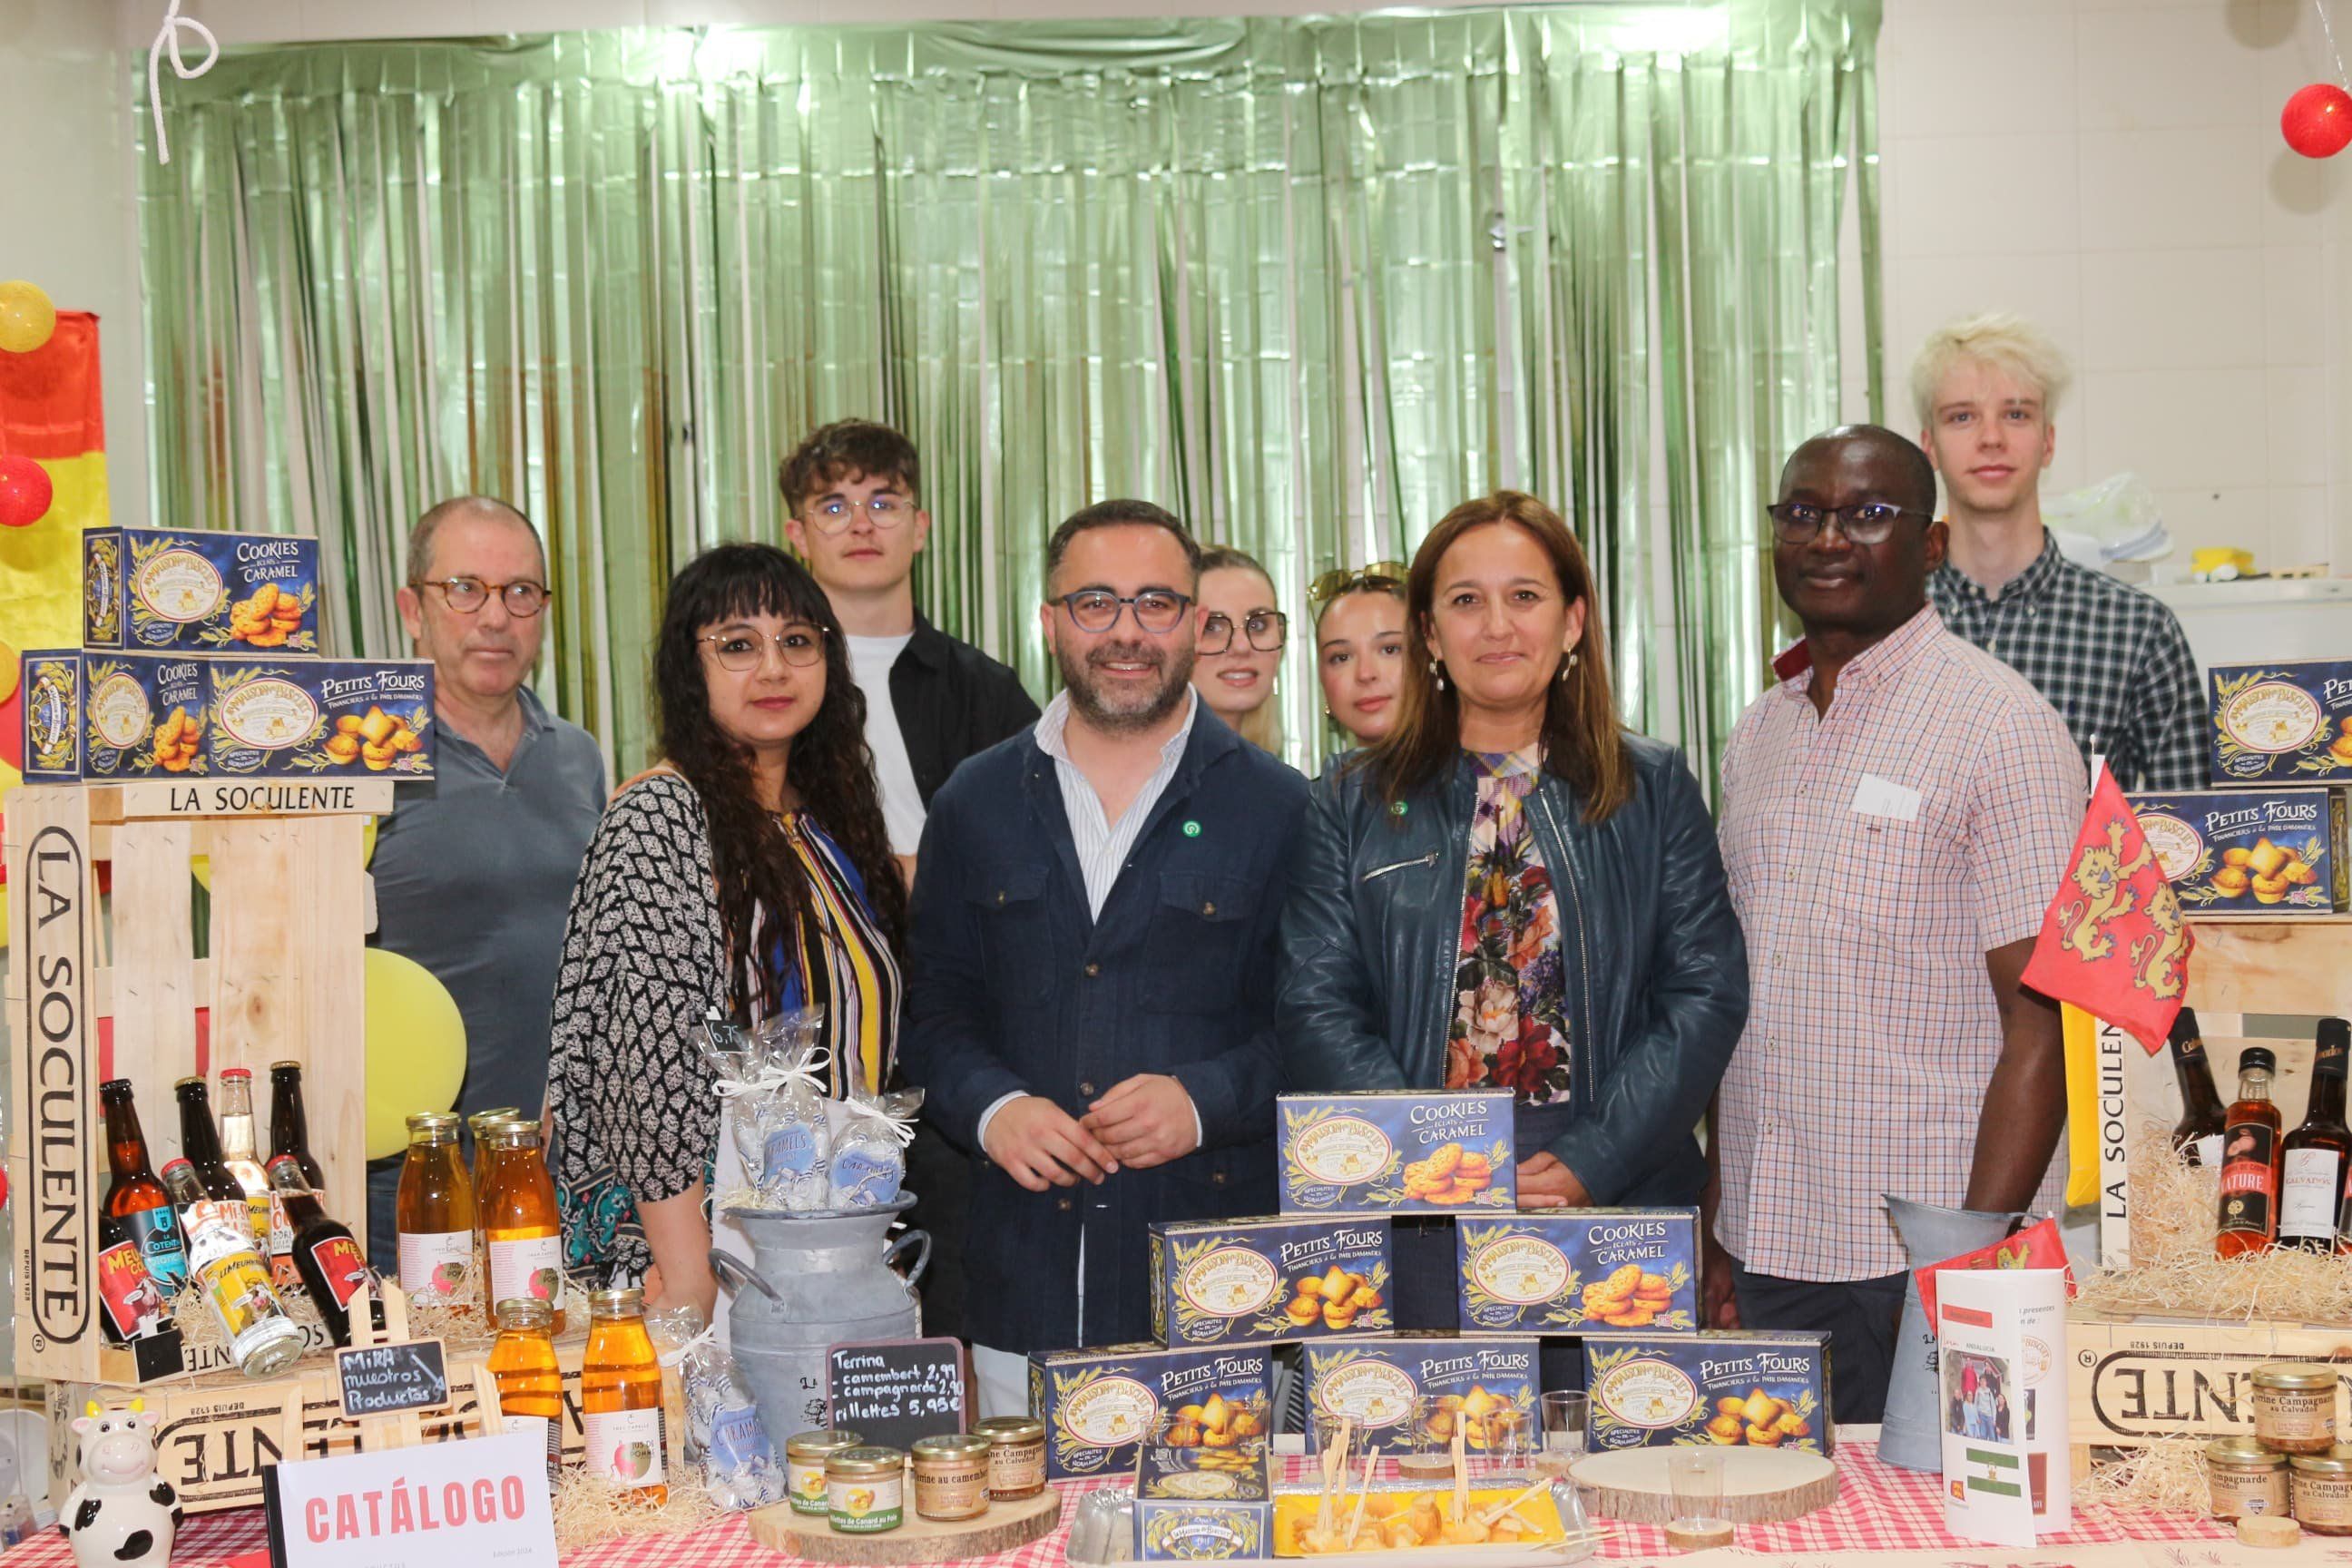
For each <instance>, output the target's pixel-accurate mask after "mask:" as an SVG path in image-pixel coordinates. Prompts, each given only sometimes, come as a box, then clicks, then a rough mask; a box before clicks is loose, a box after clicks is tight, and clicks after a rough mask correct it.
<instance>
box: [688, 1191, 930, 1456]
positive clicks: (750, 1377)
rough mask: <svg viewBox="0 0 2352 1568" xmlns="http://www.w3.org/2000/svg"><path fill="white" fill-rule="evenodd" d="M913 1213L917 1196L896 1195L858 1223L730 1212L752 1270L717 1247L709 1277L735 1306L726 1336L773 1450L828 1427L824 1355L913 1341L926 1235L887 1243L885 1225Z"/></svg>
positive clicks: (846, 1218)
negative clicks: (830, 1350)
mask: <svg viewBox="0 0 2352 1568" xmlns="http://www.w3.org/2000/svg"><path fill="white" fill-rule="evenodd" d="M914 1206H915V1200H914V1197H913V1195H912V1194H900V1196H899V1198H898V1201H897V1202H896V1203H892V1204H887V1205H882V1206H880V1207H878V1208H871V1209H860V1210H857V1211H856V1212H854V1213H836V1214H782V1213H761V1212H759V1211H757V1210H746V1209H730V1210H729V1211H727V1215H726V1217H727V1219H728V1220H729V1221H730V1223H732V1224H734V1225H738V1226H741V1227H742V1229H743V1231H744V1234H745V1235H747V1236H749V1237H751V1257H752V1261H751V1262H750V1263H745V1262H744V1261H743V1260H742V1259H741V1258H738V1257H736V1256H735V1255H734V1254H733V1253H731V1252H729V1251H726V1250H725V1249H724V1248H721V1247H712V1248H711V1249H710V1268H711V1272H712V1273H714V1274H716V1275H717V1276H718V1277H719V1285H720V1286H721V1287H722V1288H723V1289H726V1290H727V1291H728V1293H729V1294H730V1296H732V1297H733V1300H732V1301H730V1303H729V1309H728V1318H729V1330H728V1334H729V1339H730V1345H731V1348H732V1350H733V1352H734V1355H735V1364H736V1365H737V1366H738V1367H739V1368H740V1369H741V1370H742V1373H743V1381H744V1382H745V1383H746V1384H750V1386H751V1398H752V1402H753V1403H754V1404H756V1405H758V1406H759V1407H760V1423H761V1426H765V1427H766V1428H767V1429H768V1435H769V1436H770V1438H771V1439H772V1441H773V1442H774V1443H775V1444H776V1446H777V1447H778V1448H779V1449H782V1447H783V1444H784V1440H785V1439H786V1438H788V1437H790V1436H793V1434H794V1433H795V1432H805V1431H807V1430H808V1429H809V1428H811V1427H813V1426H824V1394H825V1388H824V1374H825V1366H824V1352H825V1348H826V1347H827V1346H828V1345H837V1344H841V1343H843V1342H847V1341H853V1340H895V1339H911V1338H913V1337H914V1336H915V1334H916V1333H917V1332H918V1331H919V1325H920V1320H921V1308H920V1303H919V1300H918V1298H917V1297H916V1295H915V1282H916V1281H917V1280H919V1279H921V1278H922V1277H923V1270H924V1268H927V1267H928V1266H929V1263H930V1261H931V1237H930V1233H929V1232H928V1231H921V1230H910V1231H908V1232H907V1233H906V1234H905V1235H903V1236H900V1237H897V1238H896V1239H888V1238H887V1233H888V1231H889V1229H890V1226H891V1224H892V1223H893V1222H894V1221H895V1220H896V1219H897V1218H898V1215H902V1214H904V1213H906V1212H907V1210H908V1209H910V1208H912V1207H914ZM909 1253H912V1254H913V1256H914V1262H913V1265H912V1266H911V1267H909V1268H907V1270H906V1271H905V1272H904V1273H903V1274H902V1273H900V1272H899V1270H898V1263H899V1261H900V1260H901V1259H902V1258H906V1257H907V1256H908V1254H909Z"/></svg>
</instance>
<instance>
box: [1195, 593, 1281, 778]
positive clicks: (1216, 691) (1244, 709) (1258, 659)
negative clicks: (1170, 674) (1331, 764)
mask: <svg viewBox="0 0 2352 1568" xmlns="http://www.w3.org/2000/svg"><path fill="white" fill-rule="evenodd" d="M1199 594H1200V604H1201V631H1200V636H1199V639H1198V641H1197V642H1196V643H1195V645H1194V658H1193V663H1192V686H1193V689H1195V690H1197V691H1199V692H1200V694H1201V700H1202V701H1203V702H1205V703H1207V704H1208V705H1209V711H1210V712H1212V713H1214V714H1215V715H1216V716H1217V717H1218V718H1220V719H1223V721H1225V722H1226V723H1227V724H1229V725H1231V726H1232V727H1233V729H1234V732H1235V733H1237V734H1239V735H1240V736H1241V738H1242V739H1243V740H1244V741H1247V742H1249V743H1250V744H1251V745H1253V746H1255V747H1256V748H1257V749H1258V750H1260V751H1262V752H1273V753H1274V754H1275V755H1276V756H1277V757H1278V756H1280V755H1281V754H1282V709H1281V707H1280V705H1279V704H1277V703H1276V701H1275V700H1274V683H1275V677H1276V674H1277V673H1278V672H1279V671H1280V670H1281V668H1282V650H1283V647H1284V645H1285V644H1286V643H1287V642H1288V641H1289V640H1290V617H1289V616H1286V615H1284V614H1283V613H1282V612H1281V611H1280V610H1278V609H1276V607H1275V603H1274V579H1273V578H1271V577H1269V576H1267V575H1266V574H1265V567H1263V566H1261V565H1259V564H1258V563H1257V562H1256V561H1255V560H1254V559H1253V558H1252V557H1250V556H1248V555H1246V554H1244V553H1243V552H1241V551H1238V550H1231V549H1226V548H1223V547H1220V548H1218V549H1215V550H1204V551H1202V552H1201V586H1200V588H1199Z"/></svg>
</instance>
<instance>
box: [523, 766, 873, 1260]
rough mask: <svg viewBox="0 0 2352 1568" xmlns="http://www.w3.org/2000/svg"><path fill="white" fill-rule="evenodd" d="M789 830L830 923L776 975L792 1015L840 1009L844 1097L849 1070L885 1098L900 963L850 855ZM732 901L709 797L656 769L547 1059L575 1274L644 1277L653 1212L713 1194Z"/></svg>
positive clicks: (601, 876) (566, 967) (612, 848)
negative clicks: (703, 1051)
mask: <svg viewBox="0 0 2352 1568" xmlns="http://www.w3.org/2000/svg"><path fill="white" fill-rule="evenodd" d="M782 822H783V828H784V837H785V839H786V841H787V842H788V843H790V844H791V846H792V847H793V854H794V856H795V858H797V859H798V860H799V862H800V868H801V871H802V873H803V875H804V876H805V877H806V878H807V879H808V886H809V888H810V889H811V891H812V893H813V895H814V897H813V899H812V910H813V914H812V918H811V919H810V920H809V921H806V922H804V924H803V929H802V930H801V931H798V932H796V933H794V935H793V941H791V942H789V943H786V942H778V943H776V944H774V945H773V946H772V948H771V950H770V952H769V954H768V959H769V962H770V963H773V964H776V965H778V966H779V968H780V970H781V973H782V975H783V978H784V986H783V995H784V1001H785V1005H787V1006H795V1005H801V1004H802V1003H803V1001H805V1002H806V1003H807V1004H808V1005H814V1006H817V1007H821V1008H823V1009H824V1044H825V1047H826V1049H827V1051H828V1053H829V1054H830V1055H831V1057H832V1058H833V1063H834V1066H833V1068H832V1073H833V1092H834V1093H835V1095H836V1096H838V1095H840V1094H841V1093H842V1092H843V1090H844V1088H845V1084H844V1081H843V1073H844V1068H845V1064H846V1063H848V1062H856V1063H857V1064H858V1066H859V1077H860V1078H861V1079H863V1080H864V1083H865V1087H866V1088H867V1089H874V1088H876V1087H877V1085H879V1084H881V1083H883V1082H886V1081H887V1079H888V1077H889V1074H890V1072H891V1070H892V1068H894V1067H895V1066H896V1064H897V1057H898V1002H899V980H898V963H897V961H896V960H895V959H893V958H892V957H891V955H890V949H889V944H888V943H887V942H885V941H884V940H883V938H882V934H881V931H880V929H879V928H878V927H877V925H876V923H875V920H874V913H873V910H872V907H871V906H870V905H869V904H868V903H867V901H866V886H865V882H864V881H863V879H860V878H859V876H858V874H857V871H856V868H854V867H853V866H851V864H850V863H849V858H848V857H847V856H846V855H845V854H844V853H843V852H842V850H841V847H840V846H839V845H837V844H835V842H834V841H833V838H832V837H831V836H829V835H828V834H826V833H825V831H824V829H823V828H822V827H821V826H818V825H817V823H816V822H815V821H814V819H812V818H810V817H809V816H805V815H803V814H801V813H797V812H792V813H786V814H785V815H784V816H783V818H782ZM717 889H718V883H717V879H716V876H715V874H714V873H713V871H712V868H711V850H710V827H709V817H708V816H706V815H705V814H704V812H703V809H702V799H701V796H700V795H698V794H696V792H695V789H694V786H693V785H692V784H688V782H687V781H686V780H685V779H684V778H683V777H681V776H679V775H678V774H677V773H671V772H668V771H666V770H663V771H656V772H654V773H647V774H646V775H645V776H644V777H642V778H639V779H637V780H635V781H634V782H633V783H631V784H629V785H628V786H627V787H625V789H623V790H622V791H621V792H620V794H618V795H615V796H614V798H613V801H612V804H611V805H608V806H606V807H605V809H604V820H603V821H602V822H601V823H600V824H599V825H598V826H597V829H596V837H595V839H594V841H593V842H592V843H591V844H590V845H589V847H588V859H587V863H586V864H585V865H584V866H583V868H581V873H580V880H579V882H578V884H577V885H576V886H575V887H574V888H573V889H572V913H571V918H570V921H569V922H568V923H567V925H566V927H565V930H564V936H563V963H562V970H561V971H560V972H559V973H558V975H557V979H556V988H555V1018H554V1026H553V1032H552V1040H551V1047H550V1051H549V1058H548V1070H547V1079H548V1087H547V1098H548V1108H549V1110H550V1112H551V1117H552V1119H553V1124H554V1130H553V1136H552V1138H551V1144H550V1149H549V1153H548V1168H549V1171H550V1173H551V1174H552V1175H553V1177H554V1179H555V1195H556V1205H557V1208H558V1209H559V1211H560V1212H561V1214H562V1223H563V1249H564V1265H565V1267H566V1268H569V1269H570V1270H571V1271H572V1272H573V1273H575V1274H579V1275H582V1276H583V1277H586V1278H591V1279H625V1280H634V1279H637V1278H639V1277H641V1276H642V1275H643V1274H644V1272H645V1269H646V1265H647V1264H648V1263H650V1262H652V1261H653V1255H652V1252H651V1251H650V1250H649V1249H648V1247H646V1238H645V1231H644V1229H643V1227H642V1226H640V1225H639V1223H638V1220H637V1213H636V1205H637V1203H638V1202H640V1201H642V1202H648V1203H650V1202H655V1201H657V1200H659V1199H662V1198H668V1197H675V1196H677V1194H680V1193H682V1192H685V1191H687V1190H688V1188H690V1187H692V1186H693V1185H694V1184H696V1183H697V1182H701V1183H703V1184H705V1192H706V1194H707V1193H708V1191H709V1179H710V1170H711V1162H712V1159H713V1157H714V1156H715V1155H716V1153H717V1152H718V1142H719V1137H718V1134H719V1101H718V1098H717V1096H716V1095H714V1094H713V1093H712V1091H711V1087H710V1073H709V1068H708V1067H707V1066H705V1064H704V1062H703V1060H702V1058H701V1056H700V1054H699V1053H698V1052H697V1051H696V1050H695V1048H694V1046H693V1043H692V1040H691V1038H690V1036H689V1031H690V1030H691V1029H692V1027H693V1026H694V1025H695V1024H696V1023H698V1022H699V1021H700V1020H701V1019H702V1018H703V1017H704V1016H706V1015H707V1014H708V1012H709V1009H711V1008H712V1007H717V1008H719V1010H720V1011H721V1012H724V1011H725V1010H726V1008H727V986H726V966H727V963H729V955H728V953H727V952H726V945H727V944H726V937H725V934H724V931H723V929H722V927H721V925H720V922H719V896H718V890H717ZM788 949H789V953H788Z"/></svg>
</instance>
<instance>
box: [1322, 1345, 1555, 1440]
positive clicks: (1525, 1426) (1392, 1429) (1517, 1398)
mask: <svg viewBox="0 0 2352 1568" xmlns="http://www.w3.org/2000/svg"><path fill="white" fill-rule="evenodd" d="M1304 1354H1305V1357H1306V1368H1305V1370H1306V1375H1307V1429H1308V1434H1309V1436H1308V1438H1307V1448H1308V1451H1309V1452H1320V1451H1321V1450H1322V1448H1323V1446H1324V1445H1325V1444H1326V1443H1328V1442H1329V1441H1330V1438H1331V1435H1332V1434H1333V1433H1334V1432H1336V1431H1337V1430H1338V1429H1339V1422H1340V1420H1341V1418H1342V1417H1344V1418H1346V1419H1347V1420H1349V1421H1351V1422H1353V1423H1354V1424H1355V1427H1356V1430H1358V1431H1360V1432H1365V1433H1369V1434H1371V1440H1372V1441H1374V1442H1377V1443H1381V1444H1382V1445H1384V1446H1386V1447H1390V1448H1391V1449H1393V1448H1397V1447H1406V1446H1411V1447H1433V1448H1442V1447H1446V1446H1447V1445H1448V1444H1450V1443H1452V1442H1453V1440H1454V1428H1455V1427H1456V1426H1459V1427H1461V1428H1462V1434H1463V1441H1464V1443H1465V1445H1466V1446H1467V1447H1468V1449H1469V1451H1470V1452H1471V1453H1473V1454H1491V1453H1495V1452H1497V1451H1498V1450H1502V1449H1505V1448H1507V1447H1511V1446H1512V1443H1513V1441H1514V1439H1517V1440H1519V1441H1522V1442H1524V1441H1526V1440H1528V1439H1529V1438H1530V1437H1531V1436H1532V1435H1533V1434H1534V1433H1535V1431H1536V1394H1538V1392H1539V1389H1538V1383H1539V1381H1540V1373H1538V1369H1537V1362H1536V1342H1535V1341H1534V1340H1532V1339H1502V1338H1496V1339H1463V1338H1460V1337H1459V1336H1457V1335H1454V1334H1420V1333H1410V1334H1399V1335H1398V1336H1397V1337H1396V1338H1394V1339H1388V1340H1350V1341H1348V1342H1344V1343H1328V1342H1327V1343H1323V1344H1312V1345H1308V1346H1307V1347H1306V1348H1305V1351H1304ZM1415 1400H1433V1401H1435V1402H1436V1405H1435V1408H1427V1407H1424V1408H1423V1409H1422V1410H1421V1411H1420V1419H1419V1422H1418V1424H1417V1425H1416V1424H1415V1407H1414V1403H1413V1402H1414V1401H1415Z"/></svg>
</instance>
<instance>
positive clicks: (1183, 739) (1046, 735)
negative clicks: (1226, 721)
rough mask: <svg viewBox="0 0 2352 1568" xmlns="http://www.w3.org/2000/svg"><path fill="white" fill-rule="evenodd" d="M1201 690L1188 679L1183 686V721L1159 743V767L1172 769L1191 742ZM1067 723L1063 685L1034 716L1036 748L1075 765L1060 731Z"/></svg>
mask: <svg viewBox="0 0 2352 1568" xmlns="http://www.w3.org/2000/svg"><path fill="white" fill-rule="evenodd" d="M1200 711H1201V693H1200V690H1199V689H1197V688H1196V687H1193V686H1192V685H1191V684H1190V683H1187V684H1186V686H1185V688H1184V722H1183V723H1181V724H1180V725H1178V726H1177V727H1176V732H1175V733H1174V734H1173V735H1171V736H1169V737H1168V739H1167V741H1166V742H1165V743H1163V744H1162V745H1161V746H1160V766H1161V767H1163V768H1171V769H1172V768H1173V767H1174V766H1175V765H1176V761H1177V759H1178V758H1180V757H1181V756H1182V755H1183V754H1184V748H1185V746H1186V745H1188V744H1190V743H1191V742H1192V721H1193V720H1194V719H1195V718H1197V717H1198V716H1199V715H1200ZM1069 725H1070V694H1069V692H1068V691H1067V690H1066V689H1065V690H1061V691H1056V692H1055V693H1054V700H1052V701H1051V702H1048V703H1046V704H1045V712H1043V713H1041V714H1039V715H1038V716H1037V749H1038V750H1039V751H1041V752H1045V754H1046V755H1047V756H1049V757H1051V758H1053V759H1054V760H1055V762H1057V763H1068V764H1069V765H1071V766H1076V764H1075V763H1070V746H1069V742H1068V740H1067V739H1066V737H1065V735H1064V733H1063V731H1066V730H1067V729H1068V728H1069Z"/></svg>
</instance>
